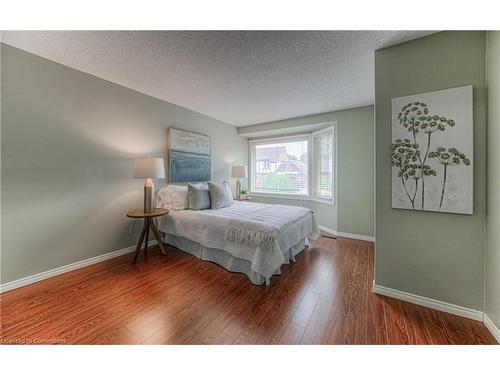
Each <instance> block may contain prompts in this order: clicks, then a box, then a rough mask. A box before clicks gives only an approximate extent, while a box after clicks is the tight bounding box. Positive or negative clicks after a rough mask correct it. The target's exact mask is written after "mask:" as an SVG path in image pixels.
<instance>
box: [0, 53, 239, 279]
mask: <svg viewBox="0 0 500 375" xmlns="http://www.w3.org/2000/svg"><path fill="white" fill-rule="evenodd" d="M1 49H2V55H1V59H2V60H1V61H2V66H1V69H2V77H3V81H2V92H1V94H2V97H1V101H2V103H1V104H2V113H1V119H2V126H1V135H2V139H1V142H2V149H1V153H2V154H1V156H2V159H1V170H2V185H1V187H2V233H1V234H2V239H1V245H2V277H1V282H2V283H5V282H9V281H12V280H16V279H19V278H22V277H25V276H28V275H33V274H36V273H39V272H42V271H46V270H49V269H53V268H55V267H59V266H63V265H67V264H70V263H73V262H76V261H79V260H82V259H87V258H90V257H93V256H96V255H100V254H104V253H106V252H109V251H113V250H117V249H121V248H124V247H127V246H129V245H132V244H134V243H135V242H136V240H137V237H138V231H139V230H140V225H141V223H139V222H134V226H133V230H132V233H131V234H130V235H129V233H128V229H129V223H130V222H129V221H128V219H126V218H125V214H126V212H127V211H128V210H129V209H132V208H137V207H141V206H142V186H143V185H144V181H142V180H134V179H132V162H133V158H134V157H135V156H140V155H145V154H150V155H153V156H165V149H166V142H165V129H166V128H167V127H170V126H175V127H177V128H183V129H187V130H192V131H196V132H200V133H205V134H208V135H210V136H211V138H212V179H213V180H222V179H226V178H228V176H229V174H230V166H231V165H232V164H236V163H246V162H247V157H248V142H247V140H246V139H245V138H243V137H240V136H238V135H237V131H236V128H235V127H233V126H231V125H228V124H225V123H223V122H220V121H217V120H214V119H212V118H209V117H207V116H203V115H201V114H199V113H196V112H193V111H190V110H188V109H185V108H182V107H179V106H176V105H173V104H170V103H166V102H164V101H161V100H158V99H155V98H152V97H150V96H147V95H143V94H141V93H138V92H136V91H133V90H130V89H127V88H125V87H122V86H119V85H116V84H114V83H111V82H108V81H105V80H102V79H99V78H96V77H94V76H91V75H89V74H85V73H82V72H80V71H77V70H74V69H70V68H68V67H66V66H63V65H60V64H56V63H54V62H51V61H49V60H46V59H43V58H41V57H38V56H35V55H33V54H30V53H27V52H24V51H21V50H19V49H16V48H13V47H10V46H7V45H5V44H2V46H1ZM163 184H164V181H157V182H156V186H157V187H159V186H161V185H163Z"/></svg>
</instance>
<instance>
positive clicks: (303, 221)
mask: <svg viewBox="0 0 500 375" xmlns="http://www.w3.org/2000/svg"><path fill="white" fill-rule="evenodd" d="M158 228H159V229H160V230H161V231H162V232H163V233H164V235H165V237H164V241H165V243H167V244H169V245H172V246H175V247H177V248H179V249H181V250H183V251H185V252H188V253H189V254H192V255H194V256H196V257H198V258H200V259H202V260H207V261H211V262H214V263H217V264H219V265H220V266H222V267H224V268H226V269H227V270H229V271H231V272H240V273H244V274H245V275H247V276H248V277H249V278H250V280H251V282H252V283H253V284H256V285H262V284H266V285H269V283H270V279H271V276H273V275H278V274H280V273H281V266H282V265H283V264H288V263H289V262H290V261H295V255H297V254H298V253H300V252H301V251H302V250H304V249H305V248H306V247H307V246H308V245H309V242H308V240H309V239H316V238H317V237H318V236H319V228H318V225H317V223H316V220H315V217H314V214H313V212H312V211H311V210H309V209H307V208H304V207H295V206H285V205H275V204H264V203H255V202H243V201H235V202H234V203H233V204H232V205H231V206H230V207H225V208H221V209H206V210H198V211H193V210H178V211H174V210H171V211H170V213H169V214H168V215H166V216H164V217H162V218H160V219H159V220H158ZM263 232H265V233H266V235H265V236H264V237H262V236H261V237H259V235H260V234H261V233H263ZM256 235H257V236H256Z"/></svg>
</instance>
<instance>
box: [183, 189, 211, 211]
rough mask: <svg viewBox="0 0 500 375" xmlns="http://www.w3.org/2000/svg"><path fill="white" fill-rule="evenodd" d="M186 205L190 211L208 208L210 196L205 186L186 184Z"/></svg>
mask: <svg viewBox="0 0 500 375" xmlns="http://www.w3.org/2000/svg"><path fill="white" fill-rule="evenodd" d="M188 205H189V209H190V210H196V211H197V210H205V209H207V208H210V194H209V192H208V186H207V184H188Z"/></svg>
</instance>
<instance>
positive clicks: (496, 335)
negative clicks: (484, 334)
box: [483, 314, 500, 344]
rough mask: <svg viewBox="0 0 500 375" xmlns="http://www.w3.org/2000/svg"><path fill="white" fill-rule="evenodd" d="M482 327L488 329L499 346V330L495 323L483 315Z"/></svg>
mask: <svg viewBox="0 0 500 375" xmlns="http://www.w3.org/2000/svg"><path fill="white" fill-rule="evenodd" d="M483 322H484V325H485V326H486V328H488V329H489V331H490V332H491V334H492V335H493V337H494V338H495V339H496V340H497V342H498V343H499V344H500V328H498V327H497V326H496V325H495V323H493V322H492V321H491V319H490V318H489V317H488V315H486V314H484V318H483Z"/></svg>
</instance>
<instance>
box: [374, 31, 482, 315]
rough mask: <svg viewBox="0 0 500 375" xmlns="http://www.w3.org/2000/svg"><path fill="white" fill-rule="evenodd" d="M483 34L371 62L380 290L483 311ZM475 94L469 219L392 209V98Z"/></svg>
mask: <svg viewBox="0 0 500 375" xmlns="http://www.w3.org/2000/svg"><path fill="white" fill-rule="evenodd" d="M485 37H486V33H485V32H458V31H452V32H441V33H438V34H433V35H431V36H428V37H425V38H421V39H417V40H414V41H410V42H407V43H403V44H400V45H396V46H393V47H389V48H386V49H383V50H380V51H377V52H376V54H375V114H376V115H375V120H376V131H375V134H376V135H375V139H376V171H377V174H376V227H375V228H376V229H375V237H376V255H375V263H376V267H375V273H376V276H375V281H376V284H377V285H380V286H385V287H388V288H393V289H397V290H400V291H405V292H409V293H414V294H417V295H421V296H425V297H429V298H433V299H437V300H440V301H446V302H449V303H453V304H457V305H461V306H465V307H469V308H474V309H478V310H482V309H483V282H484V272H483V269H484V263H483V261H484V248H485V226H486V223H485V221H486V199H485V198H486V89H485V72H486V70H485V52H486V40H485ZM463 85H473V86H474V214H473V215H454V214H444V213H432V212H411V211H408V210H397V209H392V208H391V152H390V150H391V98H394V97H399V96H404V95H411V94H418V93H423V92H427V91H434V90H440V89H446V88H451V87H457V86H463Z"/></svg>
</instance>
